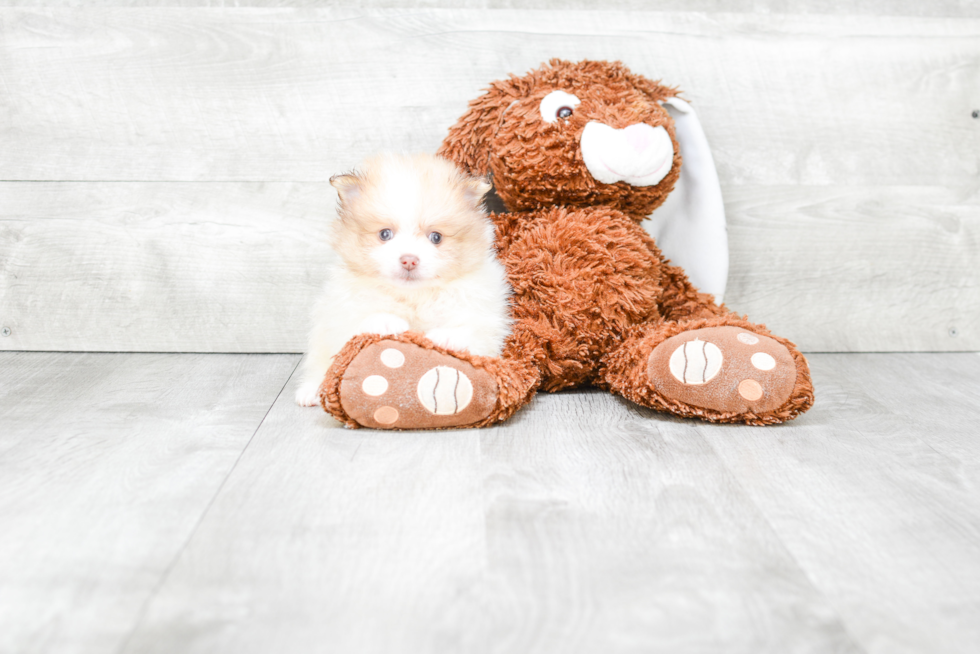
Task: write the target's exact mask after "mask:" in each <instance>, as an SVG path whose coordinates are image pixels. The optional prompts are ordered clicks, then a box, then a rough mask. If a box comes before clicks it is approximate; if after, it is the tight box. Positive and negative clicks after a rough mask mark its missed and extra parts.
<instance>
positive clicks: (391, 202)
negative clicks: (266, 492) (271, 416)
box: [296, 154, 510, 406]
mask: <svg viewBox="0 0 980 654" xmlns="http://www.w3.org/2000/svg"><path fill="white" fill-rule="evenodd" d="M330 182H331V184H333V186H334V187H335V188H336V189H337V192H338V194H339V195H340V205H339V210H338V212H337V220H336V221H334V223H333V230H332V239H331V245H332V247H333V249H334V251H335V252H336V253H337V255H338V258H339V261H337V262H336V263H334V264H333V265H332V266H330V268H329V271H328V278H327V282H326V284H325V286H324V289H323V293H322V295H321V297H320V299H319V300H318V301H317V303H316V306H315V307H314V310H313V329H312V330H311V332H310V341H309V346H308V348H307V352H306V356H305V358H304V359H303V364H302V370H301V375H300V384H299V387H298V388H297V391H296V402H297V403H298V404H301V405H304V406H313V405H315V404H318V402H319V400H318V397H317V391H318V389H319V386H320V383H321V382H322V381H323V377H324V375H325V374H326V372H327V369H328V368H329V367H330V364H331V363H332V361H333V358H334V356H335V355H336V354H337V352H339V351H340V349H341V348H342V347H343V346H344V344H345V343H346V342H347V341H348V340H350V339H351V337H353V336H355V335H356V334H361V333H376V334H399V333H401V332H403V331H406V330H412V331H417V332H423V333H424V334H425V335H426V336H427V337H428V338H429V339H430V340H431V341H433V342H434V343H436V344H438V345H442V346H444V347H447V348H450V349H455V350H468V351H470V352H471V353H473V354H480V355H486V356H497V355H499V354H500V351H501V349H502V347H503V343H504V339H505V338H506V336H507V334H508V331H509V328H510V316H509V311H508V297H509V295H510V287H509V286H508V284H507V277H506V273H505V272H504V268H503V266H501V265H500V263H499V262H498V261H497V259H496V256H495V252H494V249H493V238H494V234H493V225H492V223H491V222H490V220H489V218H488V217H487V216H486V213H485V212H484V210H483V208H482V205H481V200H482V198H483V196H484V195H485V194H486V192H487V191H489V190H490V186H489V185H488V184H487V183H486V182H484V181H482V180H479V179H476V178H472V177H468V176H466V175H464V174H462V173H460V172H459V171H458V170H457V169H456V168H455V166H453V164H451V163H450V162H448V161H446V160H445V159H441V158H439V157H435V156H432V155H414V156H404V155H394V154H385V155H380V156H378V157H375V158H373V159H369V160H368V161H366V162H365V163H364V165H363V166H362V167H361V169H360V171H359V172H355V173H351V174H348V175H340V176H336V177H333V178H332V179H331V180H330ZM382 230H390V232H391V233H390V238H389V239H388V240H382ZM433 233H438V234H439V235H441V241H440V242H439V243H438V244H436V243H433V238H432V234H433ZM384 236H389V234H387V233H385V234H384ZM436 240H438V239H436ZM406 255H410V256H413V257H415V258H417V260H418V263H417V265H416V266H415V267H414V268H413V269H411V270H408V269H406V267H405V266H403V265H402V263H401V261H402V258H403V257H405V256H406Z"/></svg>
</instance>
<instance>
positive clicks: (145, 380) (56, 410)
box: [0, 352, 298, 654]
mask: <svg viewBox="0 0 980 654" xmlns="http://www.w3.org/2000/svg"><path fill="white" fill-rule="evenodd" d="M297 359H298V357H296V356H295V355H270V356H262V355H248V356H243V355H235V356H220V355H186V356H170V355H134V354H127V355H108V354H102V355H93V354H77V353H69V354H60V353H9V352H7V353H0V370H2V371H3V380H2V381H0V624H2V625H3V627H2V628H0V652H4V653H5V654H7V653H10V654H15V653H16V654H33V653H40V652H115V651H118V649H119V648H120V647H121V646H122V644H123V642H124V641H125V639H126V637H127V635H128V634H129V632H130V630H131V629H132V628H133V627H134V626H135V623H136V621H137V619H138V617H139V615H140V612H141V610H142V608H143V605H144V603H145V602H146V601H147V600H148V599H149V597H150V596H151V595H152V593H153V592H154V590H155V588H156V587H157V586H158V584H159V583H160V581H161V579H162V577H163V576H164V574H165V573H166V571H167V569H168V567H169V566H170V565H171V563H172V562H173V561H174V559H175V558H176V556H177V554H178V553H179V552H180V550H181V549H182V548H183V546H184V545H185V544H186V542H187V540H188V539H189V538H190V535H191V534H192V533H193V532H194V530H195V528H196V527H197V524H198V522H199V521H200V519H201V516H202V515H203V514H204V512H205V511H206V509H207V507H208V505H209V504H210V502H211V500H212V498H214V496H215V494H216V493H217V492H218V490H219V488H220V487H221V484H222V483H223V482H224V480H225V479H226V477H227V476H228V473H229V472H230V471H231V470H232V468H233V467H234V465H235V462H236V461H237V460H238V458H239V456H240V455H241V453H242V451H243V450H244V449H245V446H246V445H247V444H248V442H249V439H250V438H251V437H252V435H253V434H254V433H255V431H256V429H257V428H258V426H259V425H260V424H261V421H262V418H263V417H264V416H265V414H266V412H267V411H268V410H269V407H270V406H271V405H272V403H273V401H274V400H275V398H276V396H277V395H278V393H279V391H280V390H281V389H282V387H283V384H284V383H285V381H286V379H288V377H289V375H290V373H291V371H292V370H293V369H294V368H295V366H296V363H297Z"/></svg>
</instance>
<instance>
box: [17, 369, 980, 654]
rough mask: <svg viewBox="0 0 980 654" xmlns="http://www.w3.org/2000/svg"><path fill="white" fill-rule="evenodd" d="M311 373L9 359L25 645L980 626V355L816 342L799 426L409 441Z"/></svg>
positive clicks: (972, 632) (911, 644) (680, 638)
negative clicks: (355, 413)
mask: <svg viewBox="0 0 980 654" xmlns="http://www.w3.org/2000/svg"><path fill="white" fill-rule="evenodd" d="M295 362H296V357H294V356H234V355H174V354H170V355H138V354H125V355H124V354H77V353H76V354H55V353H0V369H2V370H3V371H4V373H5V374H4V377H3V380H2V381H0V425H2V426H3V428H2V429H0V529H2V532H3V535H4V537H3V538H2V539H0V624H3V625H4V629H3V630H0V652H3V654H7V653H8V652H9V653H11V654H12V653H14V652H16V653H17V654H33V653H35V652H37V653H41V652H45V653H46V652H52V653H53V652H89V653H92V654H102V653H106V654H108V653H110V652H111V653H113V654H117V653H120V652H140V653H141V654H143V653H152V652H166V653H167V654H170V653H171V652H182V653H184V652H186V653H188V654H193V653H194V652H207V653H208V654H220V653H223V652H229V653H230V652H234V653H235V654H248V653H249V652H269V651H283V652H311V651H325V650H326V651H352V652H359V653H360V652H364V653H370V652H385V654H397V653H399V652H412V653H413V654H416V653H420V654H424V653H426V652H438V653H439V654H444V653H453V652H467V653H471V652H475V653H488V654H489V653H496V652H499V653H500V654H514V653H515V652H529V653H540V654H545V653H550V652H568V653H569V654H573V653H576V652H582V653H583V654H586V653H588V654H591V653H592V652H608V653H610V654H618V653H620V652H637V653H639V652H643V653H648V652H664V653H668V652H669V653H671V654H673V653H676V652H688V651H691V652H724V653H725V654H731V653H738V652H750V653H752V654H756V653H761V652H772V653H773V654H796V653H798V652H814V653H817V652H819V653H821V654H823V653H825V652H862V653H863V652H867V653H869V654H872V653H878V652H882V653H888V654H892V653H902V654H906V653H908V654H913V653H914V654H933V653H934V652H944V653H946V652H949V653H951V654H958V653H960V652H963V653H971V654H972V652H974V651H975V650H976V643H977V642H980V632H978V628H977V624H976V620H975V616H976V615H977V613H978V612H980V492H978V491H980V442H978V440H977V439H976V427H975V425H976V416H977V411H976V407H977V406H978V402H980V356H978V355H977V354H974V353H948V354H916V355H908V354H878V355H859V354H839V355H830V354H816V355H812V356H811V357H810V364H811V367H812V369H813V373H814V378H815V381H816V384H817V388H818V397H817V404H816V405H815V406H814V408H813V409H812V410H811V411H810V412H808V413H806V414H804V415H803V416H801V417H800V418H798V419H797V420H795V421H793V422H791V423H787V424H785V425H781V426H777V427H769V428H749V427H738V426H730V425H726V426H719V425H705V424H701V423H697V422H695V421H682V420H677V419H672V418H668V417H665V416H662V415H659V414H656V413H654V412H651V411H648V410H645V409H638V408H636V407H634V406H632V405H630V404H628V403H626V402H624V401H621V400H619V399H617V398H615V397H612V396H609V395H606V394H603V393H600V392H598V391H582V392H574V393H563V394H558V395H548V396H541V397H539V398H537V399H536V400H535V402H534V403H533V404H532V405H531V406H529V407H527V408H526V409H525V410H523V411H522V412H520V413H518V414H517V415H516V416H515V417H514V419H513V420H511V421H509V422H508V423H506V424H505V425H503V426H501V427H498V428H493V429H487V430H481V431H466V430H463V431H451V432H398V433H391V432H388V433H384V432H373V431H368V430H354V431H351V430H344V429H341V428H339V426H338V425H337V423H335V422H334V421H333V420H331V419H330V418H329V417H327V416H326V415H325V414H323V413H322V412H319V411H317V410H315V409H302V408H299V407H296V406H295V405H293V404H292V403H291V402H290V401H289V397H288V396H289V393H283V394H282V397H279V399H278V400H276V398H277V396H278V395H279V392H280V388H281V387H282V383H283V380H284V379H285V378H286V377H287V376H289V373H290V371H291V370H292V369H293V367H294V365H295ZM287 390H290V389H289V387H287ZM273 401H275V404H274V406H273V407H272V409H271V411H270V412H269V414H268V416H266V417H265V419H264V420H263V415H264V414H265V411H266V409H267V408H268V406H269V404H270V403H272V402H273ZM260 422H261V427H259V428H258V430H257V431H256V427H258V426H259V423H260ZM253 432H255V433H254V436H253ZM250 438H251V440H250V441H249V439H250ZM246 443H248V445H247V447H246ZM236 460H237V463H236ZM229 471H230V474H229ZM212 498H213V500H212Z"/></svg>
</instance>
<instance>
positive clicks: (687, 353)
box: [668, 339, 725, 385]
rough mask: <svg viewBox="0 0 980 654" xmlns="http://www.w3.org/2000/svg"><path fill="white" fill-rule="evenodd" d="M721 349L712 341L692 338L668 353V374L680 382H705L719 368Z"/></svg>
mask: <svg viewBox="0 0 980 654" xmlns="http://www.w3.org/2000/svg"><path fill="white" fill-rule="evenodd" d="M724 359H725V357H724V356H722V353H721V350H719V349H718V346H717V345H715V344H714V343H709V342H707V341H701V340H698V339H694V340H693V341H688V342H686V343H684V344H683V345H681V346H680V347H678V348H677V349H676V350H674V353H673V354H672V355H670V362H669V364H668V365H669V366H670V374H672V375H673V376H674V379H676V380H677V381H679V382H681V383H682V384H694V385H697V384H705V383H707V382H709V381H711V380H712V379H713V378H714V377H715V375H717V374H718V371H719V370H721V364H722V361H724Z"/></svg>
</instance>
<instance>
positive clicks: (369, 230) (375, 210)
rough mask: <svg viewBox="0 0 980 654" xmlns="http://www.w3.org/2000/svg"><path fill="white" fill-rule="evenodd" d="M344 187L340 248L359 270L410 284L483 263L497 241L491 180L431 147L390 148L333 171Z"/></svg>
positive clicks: (337, 226) (439, 279) (432, 281)
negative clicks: (488, 210) (411, 152)
mask: <svg viewBox="0 0 980 654" xmlns="http://www.w3.org/2000/svg"><path fill="white" fill-rule="evenodd" d="M330 183H331V184H333V186H334V187H335V188H336V189H337V191H338V194H339V195H340V209H339V211H338V220H337V221H336V222H335V223H334V239H333V244H334V249H335V250H336V251H337V253H338V254H339V255H340V257H341V258H342V259H343V261H344V263H345V264H346V265H347V267H348V269H350V270H351V271H352V272H354V273H356V274H359V275H363V276H368V277H374V278H377V279H379V280H381V281H383V282H385V283H388V284H392V285H395V286H399V287H403V288H412V287H422V286H433V285H438V284H440V283H444V282H447V281H451V280H453V279H457V278H459V277H460V276H462V275H465V274H466V273H468V272H471V271H472V270H475V269H476V268H477V267H479V266H480V265H481V264H482V263H483V262H484V261H485V260H486V257H487V256H488V255H487V253H488V251H489V250H490V248H491V247H492V245H493V228H492V225H491V223H490V221H489V220H488V219H487V217H486V215H485V213H484V211H483V209H482V206H481V200H482V198H483V195H484V194H486V192H487V191H488V190H489V189H490V186H489V185H488V184H487V183H486V182H484V181H482V180H479V179H476V178H471V177H467V176H465V175H463V174H462V173H460V172H459V171H457V169H456V168H455V166H453V164H451V163H449V162H448V161H446V160H444V159H440V158H438V157H434V156H431V155H416V156H400V155H390V154H389V155H382V156H379V157H376V158H374V159H370V160H368V161H367V162H366V163H365V164H364V166H363V167H362V168H361V170H360V171H359V172H356V173H352V174H348V175H339V176H335V177H333V178H331V180H330Z"/></svg>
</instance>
